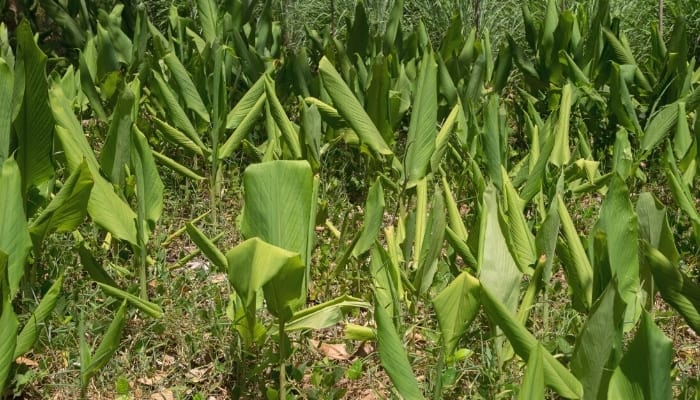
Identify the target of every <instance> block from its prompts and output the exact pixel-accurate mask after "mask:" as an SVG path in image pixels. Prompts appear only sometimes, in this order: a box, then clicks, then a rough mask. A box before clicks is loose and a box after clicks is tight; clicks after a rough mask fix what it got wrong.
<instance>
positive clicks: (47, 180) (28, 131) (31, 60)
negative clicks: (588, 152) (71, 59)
mask: <svg viewBox="0 0 700 400" xmlns="http://www.w3.org/2000/svg"><path fill="white" fill-rule="evenodd" d="M17 46H18V47H17V59H16V62H17V64H16V65H15V74H18V75H19V74H21V75H22V77H19V76H15V79H16V80H21V81H23V82H24V96H22V104H21V108H20V110H19V114H18V115H17V118H16V119H15V120H14V128H15V132H16V133H17V139H18V150H17V156H16V157H17V164H18V165H19V167H20V171H22V193H25V194H26V193H27V190H29V188H30V187H32V186H36V187H37V188H38V189H39V194H40V195H41V196H42V197H44V198H46V197H48V190H49V187H50V185H52V184H53V177H54V168H53V161H52V160H53V132H54V127H53V125H54V121H53V117H52V115H51V109H50V107H49V102H48V100H47V97H46V94H47V92H48V84H47V81H46V55H45V54H44V53H43V52H42V51H41V49H39V46H37V44H36V42H34V36H33V35H32V31H31V28H30V27H29V23H28V22H27V21H26V20H25V21H22V23H20V25H19V27H17Z"/></svg>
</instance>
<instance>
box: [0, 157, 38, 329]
mask: <svg viewBox="0 0 700 400" xmlns="http://www.w3.org/2000/svg"><path fill="white" fill-rule="evenodd" d="M0 204H2V207H0V252H2V253H4V254H6V255H7V256H8V258H7V281H8V288H7V289H8V290H9V298H10V299H11V300H12V299H14V297H15V294H17V291H18V290H19V283H20V281H21V280H22V276H24V270H25V262H26V259H27V256H28V255H29V250H30V249H31V248H32V240H31V237H30V236H29V231H28V230H27V221H26V219H25V216H24V202H23V201H22V178H21V174H20V171H19V167H18V166H17V163H16V162H15V160H14V159H13V158H8V159H7V160H5V162H4V163H3V164H2V169H1V170H0ZM2 273H4V272H3V271H0V274H2ZM0 279H4V278H2V277H1V276H0ZM8 318H9V317H8Z"/></svg>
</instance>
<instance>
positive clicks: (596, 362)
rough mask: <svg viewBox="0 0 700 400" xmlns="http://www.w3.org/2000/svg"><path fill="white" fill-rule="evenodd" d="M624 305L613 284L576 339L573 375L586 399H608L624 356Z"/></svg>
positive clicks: (608, 287) (607, 289)
mask: <svg viewBox="0 0 700 400" xmlns="http://www.w3.org/2000/svg"><path fill="white" fill-rule="evenodd" d="M624 314H625V303H624V302H623V301H622V298H621V297H620V295H619V293H618V291H617V288H616V287H615V284H614V282H610V283H609V284H608V286H607V288H606V289H605V291H604V292H603V294H602V295H600V297H599V298H598V300H597V301H596V303H595V304H594V305H593V308H592V309H591V313H590V314H589V317H588V320H587V321H586V323H585V324H584V325H583V328H582V329H581V333H580V334H579V335H578V337H577V338H576V345H575V347H574V353H573V356H572V358H571V372H573V373H574V375H575V376H576V377H577V378H578V379H579V381H580V382H581V385H583V398H584V399H585V400H596V399H606V398H607V393H608V382H609V381H610V377H611V376H612V370H613V369H614V368H615V366H616V365H617V362H618V360H619V359H620V357H621V355H622V324H623V322H624V321H623V318H624Z"/></svg>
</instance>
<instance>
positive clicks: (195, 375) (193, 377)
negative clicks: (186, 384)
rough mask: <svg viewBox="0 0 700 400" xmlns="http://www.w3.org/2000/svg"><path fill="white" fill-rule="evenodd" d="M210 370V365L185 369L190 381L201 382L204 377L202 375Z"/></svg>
mask: <svg viewBox="0 0 700 400" xmlns="http://www.w3.org/2000/svg"><path fill="white" fill-rule="evenodd" d="M210 370H211V366H206V367H201V368H192V369H191V370H189V371H187V378H189V380H190V381H191V382H192V383H197V382H201V381H202V380H203V379H204V376H205V375H206V374H207V373H209V371H210Z"/></svg>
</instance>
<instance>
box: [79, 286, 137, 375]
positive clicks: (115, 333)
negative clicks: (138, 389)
mask: <svg viewBox="0 0 700 400" xmlns="http://www.w3.org/2000/svg"><path fill="white" fill-rule="evenodd" d="M125 322H126V300H124V301H122V305H121V306H120V307H119V310H117V313H116V314H115V315H114V319H113V320H112V322H111V323H110V324H109V327H108V328H107V332H105V335H104V337H102V342H100V345H99V346H97V350H95V354H94V355H92V357H90V362H89V364H88V365H85V366H83V365H81V368H80V369H81V372H80V380H81V383H82V386H83V388H86V387H87V385H88V384H89V382H90V379H91V378H92V377H93V376H94V375H95V374H97V372H99V370H101V369H102V368H103V367H104V366H105V365H107V362H109V360H110V359H111V358H112V356H113V355H114V353H116V351H117V349H118V348H119V342H120V340H121V337H122V330H123V329H124V324H125Z"/></svg>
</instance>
